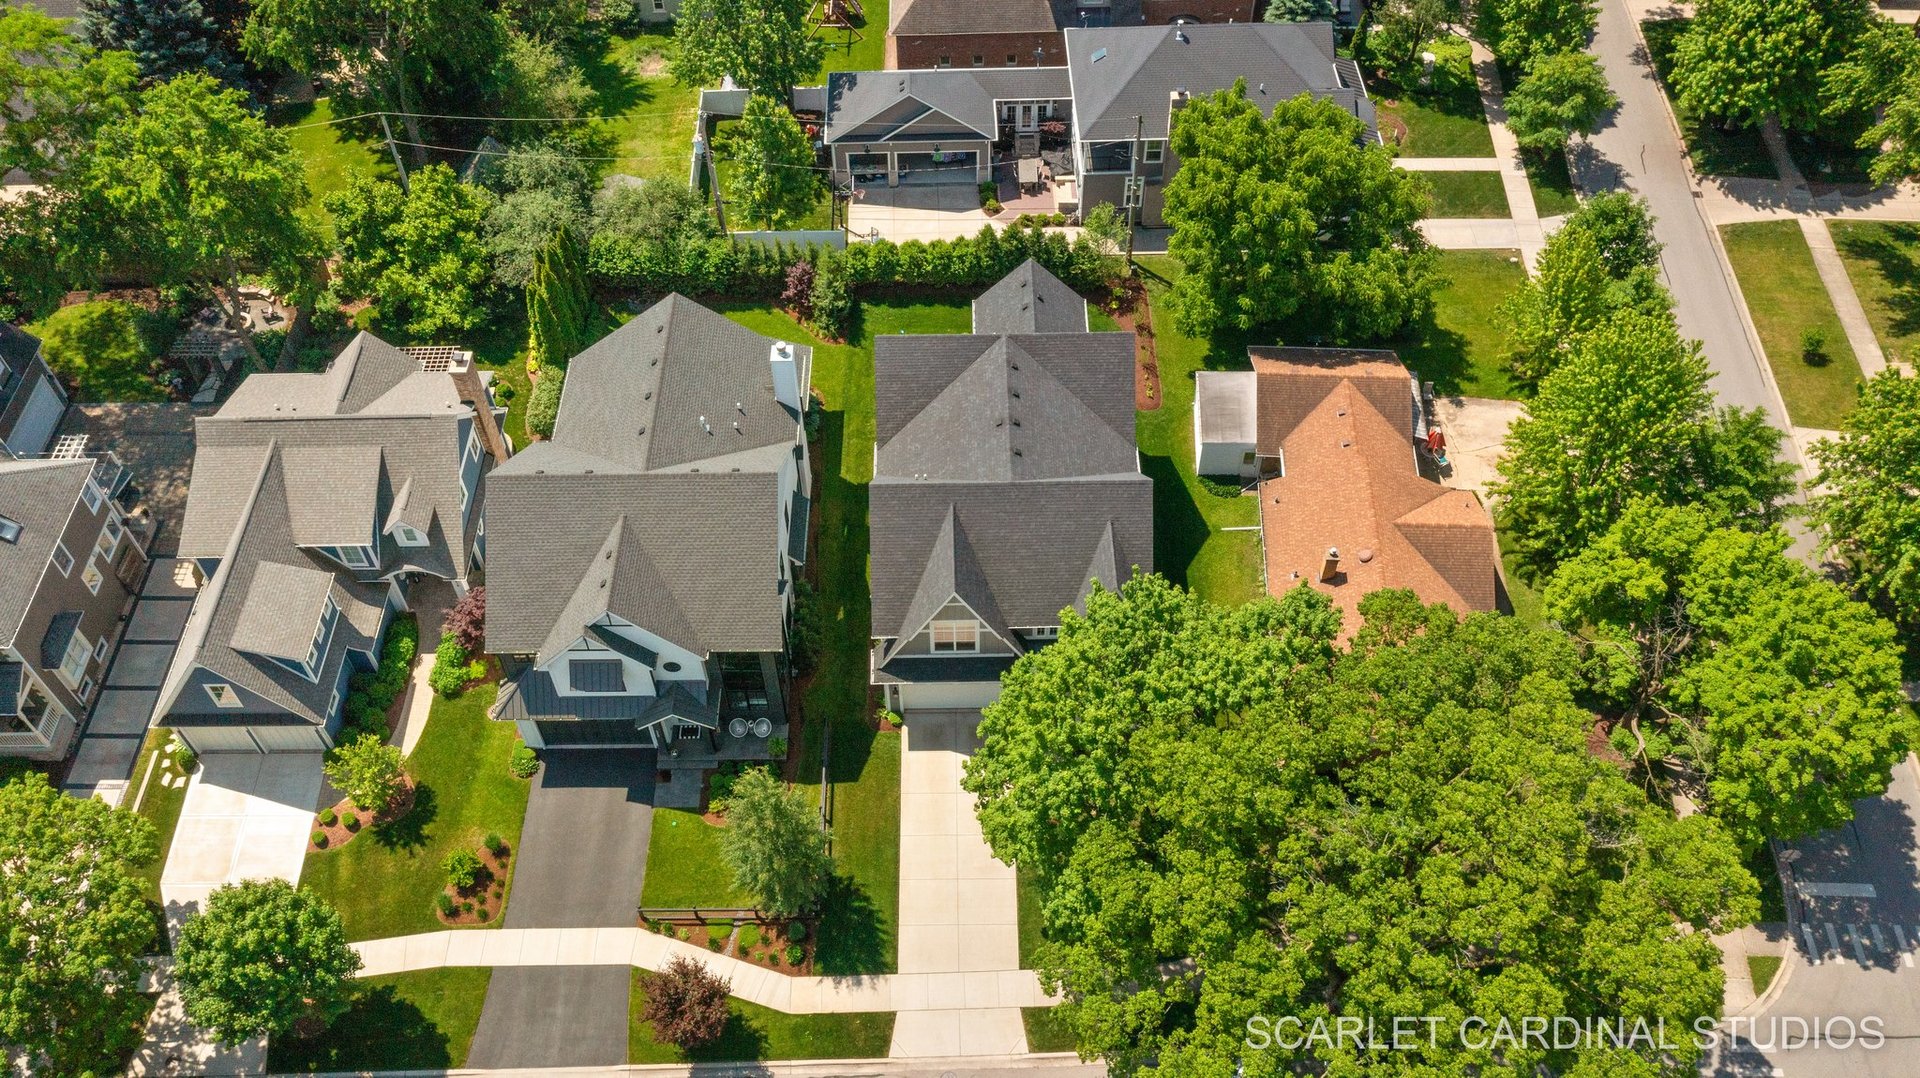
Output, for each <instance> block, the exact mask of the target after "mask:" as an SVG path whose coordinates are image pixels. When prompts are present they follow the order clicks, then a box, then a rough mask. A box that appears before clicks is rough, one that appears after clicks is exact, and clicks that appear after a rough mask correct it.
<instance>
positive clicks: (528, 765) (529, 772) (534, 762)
mask: <svg viewBox="0 0 1920 1078" xmlns="http://www.w3.org/2000/svg"><path fill="white" fill-rule="evenodd" d="M507 770H508V771H511V772H512V773H513V777H514V778H516V779H530V778H532V777H533V774H534V772H536V771H538V770H540V757H539V756H538V755H536V754H535V753H534V751H533V747H532V746H530V745H515V746H514V747H513V756H512V757H511V758H510V759H508V761H507Z"/></svg>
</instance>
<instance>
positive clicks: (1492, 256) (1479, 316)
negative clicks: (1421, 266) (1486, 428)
mask: <svg viewBox="0 0 1920 1078" xmlns="http://www.w3.org/2000/svg"><path fill="white" fill-rule="evenodd" d="M1519 258H1520V252H1519V251H1441V252H1439V261H1440V266H1439V274H1440V276H1441V278H1442V279H1443V281H1444V283H1443V284H1442V285H1441V286H1440V287H1439V288H1438V289H1437V290H1435V292H1434V296H1433V313H1432V314H1431V315H1430V316H1428V317H1427V318H1425V319H1423V320H1422V321H1421V322H1419V323H1418V324H1416V325H1415V326H1413V327H1412V328H1411V329H1410V330H1409V332H1408V333H1407V334H1406V339H1405V340H1403V341H1402V342H1400V343H1399V344H1398V345H1397V346H1396V347H1398V348H1399V350H1400V358H1401V359H1403V360H1405V361H1406V364H1407V366H1408V367H1410V368H1412V369H1413V370H1414V371H1415V372H1417V373H1418V374H1419V375H1420V377H1421V378H1422V379H1425V380H1426V381H1429V382H1432V383H1433V387H1434V390H1435V391H1436V392H1439V393H1443V394H1447V395H1455V394H1458V395H1460V396H1466V397H1494V398H1499V399H1502V400H1512V399H1514V398H1517V397H1520V396H1522V393H1521V391H1520V389H1519V387H1517V386H1516V385H1515V384H1514V382H1513V376H1512V374H1511V373H1510V372H1508V370H1507V368H1506V364H1505V363H1504V362H1503V360H1502V359H1501V354H1502V353H1503V352H1504V351H1505V350H1506V334H1505V331H1504V330H1503V329H1502V328H1501V321H1500V304H1501V303H1502V302H1504V301H1505V300H1506V298H1507V297H1508V296H1510V295H1512V294H1513V293H1514V291H1515V290H1516V289H1518V288H1519V287H1520V286H1521V284H1523V283H1524V282H1525V281H1526V279H1527V271H1526V270H1525V269H1524V268H1523V267H1522V266H1521V264H1520V262H1519Z"/></svg>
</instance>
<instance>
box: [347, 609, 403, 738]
mask: <svg viewBox="0 0 1920 1078" xmlns="http://www.w3.org/2000/svg"><path fill="white" fill-rule="evenodd" d="M419 648H420V626H419V624H418V623H417V622H415V621H414V619H413V615H412V614H402V615H400V616H399V617H397V618H394V619H393V624H392V625H390V626H388V627H387V641H386V643H385V644H384V645H382V646H381V649H380V666H379V668H378V669H376V670H373V671H370V672H367V673H361V674H355V675H353V677H351V678H349V679H348V680H347V703H346V708H345V712H346V718H345V719H344V721H343V722H342V725H341V730H340V733H339V735H338V736H336V737H335V738H334V743H335V744H339V745H347V744H351V743H353V742H354V741H357V740H359V738H360V737H361V735H363V734H372V735H373V736H374V737H377V738H380V739H382V740H385V738H386V736H387V709H388V708H391V707H392V706H393V702H394V701H395V700H398V699H399V698H400V694H401V693H402V692H404V691H405V690H406V687H407V678H408V676H409V675H410V674H411V673H412V671H413V657H414V654H415V653H416V652H417V651H418V650H419Z"/></svg>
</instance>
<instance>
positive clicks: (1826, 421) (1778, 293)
mask: <svg viewBox="0 0 1920 1078" xmlns="http://www.w3.org/2000/svg"><path fill="white" fill-rule="evenodd" d="M1720 238H1721V240H1722V241H1723V242H1724V243H1725V244H1726V248H1727V258H1728V260H1729V261H1731V262H1732V263H1733V272H1734V275H1735V276H1736V277H1738V278H1739V281H1740V291H1741V292H1743V293H1745V295H1746V298H1747V310H1748V312H1749V313H1750V314H1752V315H1753V324H1754V328H1756V329H1758V330H1759V331H1760V343H1761V344H1762V345H1764V346H1765V347H1766V351H1767V362H1768V363H1769V364H1770V365H1771V366H1772V367H1773V378H1774V381H1776V382H1778V383H1779V385H1780V395H1781V397H1783V398H1785V400H1786V403H1787V415H1788V417H1789V418H1790V419H1791V420H1792V421H1793V424H1794V425H1795V426H1799V427H1815V428H1818V429H1821V430H1832V429H1834V428H1836V427H1838V426H1839V425H1840V421H1841V420H1842V419H1843V418H1845V417H1846V414H1847V413H1848V412H1850V411H1852V410H1853V403H1854V400H1855V398H1856V397H1857V396H1858V395H1859V390H1858V387H1859V384H1860V364H1859V362H1858V361H1857V360H1855V359H1854V355H1853V348H1852V347H1851V346H1849V345H1848V344H1847V335H1846V331H1845V330H1843V329H1842V328H1841V326H1840V317H1839V315H1837V314H1835V313H1834V311H1833V301H1832V300H1831V299H1830V298H1829V297H1828V296H1827V289H1826V286H1825V285H1824V284H1822V283H1821V282H1820V273H1819V271H1818V270H1816V269H1815V268H1814V265H1813V253H1812V252H1811V251H1809V250H1808V249H1807V240H1806V237H1805V236H1804V235H1802V234H1801V232H1800V225H1799V222H1797V221H1755V222H1751V223H1749V224H1742V225H1727V226H1726V227H1724V228H1722V229H1721V230H1720ZM1808 330H1818V331H1820V332H1822V333H1824V334H1825V335H1826V346H1825V348H1824V352H1823V358H1824V362H1819V363H1809V362H1808V361H1807V360H1806V358H1805V357H1804V356H1803V355H1802V350H1801V336H1800V335H1801V334H1802V333H1804V332H1807V331H1808Z"/></svg>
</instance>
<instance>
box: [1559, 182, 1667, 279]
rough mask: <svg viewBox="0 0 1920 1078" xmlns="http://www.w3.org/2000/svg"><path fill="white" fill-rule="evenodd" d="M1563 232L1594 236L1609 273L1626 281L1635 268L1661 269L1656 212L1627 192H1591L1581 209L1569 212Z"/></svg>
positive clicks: (1643, 200) (1643, 201)
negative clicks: (1655, 223)
mask: <svg viewBox="0 0 1920 1078" xmlns="http://www.w3.org/2000/svg"><path fill="white" fill-rule="evenodd" d="M1561 230H1562V231H1567V230H1572V231H1578V232H1585V233H1587V234H1588V235H1590V236H1592V237H1593V241H1594V244H1595V245H1596V246H1597V247H1598V248H1599V250H1600V257H1601V259H1602V260H1603V261H1604V262H1605V263H1606V266H1607V276H1609V277H1612V278H1613V279H1615V280H1624V279H1626V278H1627V277H1629V276H1631V275H1632V274H1633V272H1634V271H1635V270H1636V269H1642V268H1644V269H1648V270H1656V269H1659V268H1660V241H1659V240H1656V239H1654V238H1653V214H1652V213H1651V212H1650V211H1649V210H1648V209H1647V200H1646V199H1644V198H1640V197H1639V196H1637V195H1634V194H1631V193H1629V192H1626V191H1602V192H1600V193H1599V194H1596V195H1588V196H1587V197H1586V198H1584V199H1582V200H1581V202H1580V208H1579V209H1576V210H1574V211H1573V212H1572V213H1570V214H1568V215H1567V220H1566V223H1565V224H1563V225H1562V226H1561Z"/></svg>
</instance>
